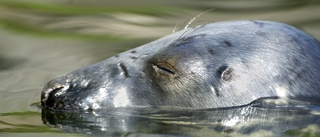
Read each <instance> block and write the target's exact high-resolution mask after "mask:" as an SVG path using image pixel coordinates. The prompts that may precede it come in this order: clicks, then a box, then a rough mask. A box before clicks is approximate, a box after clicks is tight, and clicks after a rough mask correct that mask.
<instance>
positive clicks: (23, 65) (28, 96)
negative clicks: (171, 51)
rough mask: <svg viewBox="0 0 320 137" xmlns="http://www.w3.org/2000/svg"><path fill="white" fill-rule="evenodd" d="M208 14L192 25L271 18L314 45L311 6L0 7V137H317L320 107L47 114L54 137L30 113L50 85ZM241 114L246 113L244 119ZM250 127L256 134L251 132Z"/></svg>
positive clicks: (319, 24) (303, 2) (319, 22)
mask: <svg viewBox="0 0 320 137" xmlns="http://www.w3.org/2000/svg"><path fill="white" fill-rule="evenodd" d="M211 8H214V10H213V11H210V12H207V13H205V14H203V15H201V17H199V18H197V19H196V21H194V22H193V23H192V25H197V24H203V23H208V22H217V21H226V20H242V19H262V20H273V21H279V22H284V23H288V24H292V25H294V26H296V27H299V28H300V29H303V30H305V31H307V32H308V33H310V34H311V35H313V36H315V37H317V38H318V39H319V38H320V33H319V32H320V31H319V30H320V16H319V10H320V4H319V1H318V0H271V1H259V0H252V1H245V0H238V1H223V0H215V1H201V2H199V1H196V0H193V1H192V0H189V1H185V0H175V1H171V0H170V1H169V0H161V1H159V0H158V1H147V0H138V1H126V2H125V3H124V2H122V1H116V0H110V1H98V0H91V1H87V0H68V1H67V0H46V1H42V0H29V1H25V0H2V1H0V30H1V31H0V41H1V42H0V98H1V99H0V108H1V109H0V136H9V137H10V136H15V137H16V136H57V135H59V136H85V135H84V134H72V133H65V132H62V131H68V132H76V133H87V132H95V133H97V134H96V135H99V134H101V135H105V134H112V135H114V134H124V131H128V132H129V133H128V134H127V136H134V135H141V136H144V135H145V136H146V135H147V134H153V135H155V134H170V135H177V134H179V135H185V134H188V135H195V136H204V135H207V134H210V135H216V136H224V135H225V133H231V134H233V135H240V134H236V133H235V131H241V132H240V133H245V132H248V133H249V132H250V133H251V135H252V136H259V135H261V134H264V135H270V134H271V131H277V130H279V132H280V130H281V131H286V132H285V134H286V135H289V136H290V135H292V136H295V135H296V136H297V135H299V134H303V135H306V136H317V135H319V132H317V133H315V134H312V133H313V131H317V130H319V126H318V125H315V124H316V122H318V123H319V116H318V115H319V111H318V110H319V108H317V107H315V108H312V110H314V109H318V110H317V111H316V110H314V111H311V112H310V110H309V109H307V110H306V109H293V110H286V109H284V110H283V109H275V110H268V111H267V110H265V109H261V108H251V107H245V108H242V109H240V108H238V109H224V110H213V111H189V110H188V111H186V110H181V111H178V110H174V111H169V112H168V111H166V110H157V109H155V110H150V109H144V110H139V111H138V110H132V111H130V113H129V112H128V111H129V110H114V111H113V112H95V113H93V112H88V113H82V114H78V113H75V114H72V115H71V114H70V115H66V114H63V113H62V114H55V113H51V112H46V113H44V115H43V116H42V117H43V118H44V120H45V121H47V124H49V125H55V126H56V127H62V131H61V130H58V129H57V128H51V127H50V126H49V127H48V126H46V125H44V124H43V123H42V121H41V114H40V113H41V112H40V110H38V109H37V108H35V107H32V106H30V104H33V103H34V102H39V99H40V91H41V90H42V88H43V86H44V84H45V83H46V82H47V81H49V80H50V79H52V78H55V77H58V76H61V75H64V74H66V73H68V72H70V71H72V70H75V69H77V68H81V67H82V66H87V65H89V64H92V63H94V62H97V61H100V60H103V59H105V58H107V57H110V56H112V55H115V54H117V53H119V52H122V51H125V50H127V49H130V48H133V47H136V46H139V45H142V44H144V43H146V42H148V41H151V40H153V39H157V38H159V37H161V36H164V35H167V34H170V33H172V31H173V30H174V28H175V26H176V28H177V29H179V28H183V27H184V26H185V25H186V22H187V21H188V19H190V18H193V17H195V16H197V15H198V14H199V13H201V12H203V11H206V10H208V9H211ZM243 111H244V112H250V113H245V114H247V115H242V114H243V113H241V112H243ZM270 111H271V112H272V113H269V112H270ZM107 114H108V116H106V117H101V115H107ZM118 114H120V115H118ZM109 115H110V116H109ZM249 119H250V120H249ZM121 122H122V123H121ZM115 123H117V124H115ZM221 123H223V124H221ZM313 123H315V124H313ZM57 124H58V125H57ZM109 124H110V125H109ZM122 125H123V126H122ZM228 127H232V128H228ZM285 127H290V128H288V129H285ZM257 129H263V131H261V132H255V131H257ZM290 129H300V130H290ZM109 130H111V131H112V132H107V131H109ZM241 135H242V134H241Z"/></svg>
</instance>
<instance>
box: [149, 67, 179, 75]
mask: <svg viewBox="0 0 320 137" xmlns="http://www.w3.org/2000/svg"><path fill="white" fill-rule="evenodd" d="M152 68H153V69H154V70H155V71H157V72H160V73H165V74H168V75H174V74H175V72H174V71H173V70H172V69H169V68H167V67H164V66H160V65H156V64H152Z"/></svg>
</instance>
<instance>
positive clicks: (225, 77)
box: [217, 65, 234, 82]
mask: <svg viewBox="0 0 320 137" xmlns="http://www.w3.org/2000/svg"><path fill="white" fill-rule="evenodd" d="M217 75H218V77H219V78H221V80H222V81H225V82H226V81H230V80H231V79H232V77H233V75H234V74H233V69H232V68H231V67H229V66H226V65H224V66H221V67H220V68H219V69H218V70H217Z"/></svg>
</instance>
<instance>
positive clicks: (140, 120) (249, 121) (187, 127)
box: [42, 103, 320, 137]
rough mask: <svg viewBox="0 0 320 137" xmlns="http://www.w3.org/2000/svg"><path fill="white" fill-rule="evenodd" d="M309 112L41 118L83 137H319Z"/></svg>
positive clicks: (250, 109)
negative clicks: (304, 136) (84, 136)
mask: <svg viewBox="0 0 320 137" xmlns="http://www.w3.org/2000/svg"><path fill="white" fill-rule="evenodd" d="M309 107H310V106H309ZM312 107H317V108H318V109H319V108H320V107H319V106H312ZM314 113H318V114H319V111H315V110H313V109H309V108H306V107H301V106H300V107H288V105H285V106H277V107H274V106H273V105H272V106H259V105H257V104H256V103H255V104H253V105H251V106H244V107H237V108H225V109H212V110H181V109H177V108H174V109H173V108H157V109H155V108H124V109H121V108H116V109H108V110H100V111H90V112H73V113H70V112H68V113H66V112H53V111H50V110H42V119H43V121H44V122H45V123H46V124H47V125H49V126H55V127H58V128H60V129H61V130H62V131H64V132H71V133H82V134H88V135H89V136H130V137H131V136H174V137H177V136H199V137H202V136H236V137H239V136H259V137H271V136H272V137H275V136H297V135H310V136H319V135H320V133H319V130H318V129H319V128H320V127H319V126H320V125H319V122H320V116H319V115H318V114H314Z"/></svg>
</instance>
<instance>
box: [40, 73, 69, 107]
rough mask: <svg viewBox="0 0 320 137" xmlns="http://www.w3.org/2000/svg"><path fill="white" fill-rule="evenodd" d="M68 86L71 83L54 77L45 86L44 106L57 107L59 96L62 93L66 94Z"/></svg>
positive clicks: (42, 96) (43, 92)
mask: <svg viewBox="0 0 320 137" xmlns="http://www.w3.org/2000/svg"><path fill="white" fill-rule="evenodd" d="M68 88H69V84H68V83H67V82H64V81H62V80H60V79H54V80H51V81H50V82H48V83H47V84H46V86H45V87H44V88H43V90H42V94H41V105H42V107H44V108H46V107H48V108H52V107H56V104H57V98H59V96H61V95H62V94H65V92H66V91H67V89H68Z"/></svg>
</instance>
